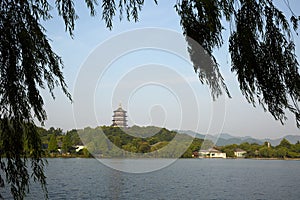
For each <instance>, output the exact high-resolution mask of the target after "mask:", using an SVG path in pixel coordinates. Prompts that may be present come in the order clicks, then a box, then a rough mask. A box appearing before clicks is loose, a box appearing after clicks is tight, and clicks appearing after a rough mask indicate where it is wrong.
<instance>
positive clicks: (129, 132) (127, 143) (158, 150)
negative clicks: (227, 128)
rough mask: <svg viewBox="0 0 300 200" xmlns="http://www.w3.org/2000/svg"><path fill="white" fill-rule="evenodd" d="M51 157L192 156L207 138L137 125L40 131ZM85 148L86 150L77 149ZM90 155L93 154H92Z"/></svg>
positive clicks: (45, 147) (44, 145)
mask: <svg viewBox="0 0 300 200" xmlns="http://www.w3.org/2000/svg"><path fill="white" fill-rule="evenodd" d="M39 132H40V134H41V138H42V143H43V148H44V150H45V153H46V155H48V156H61V155H73V156H85V157H87V156H91V155H92V156H94V157H164V158H165V157H168V158H172V157H173V158H174V157H191V155H192V152H193V151H196V150H199V149H200V147H201V145H202V143H203V139H198V138H195V139H194V138H192V137H191V136H189V135H187V134H180V133H177V132H175V131H170V130H168V129H166V128H159V127H154V126H148V127H139V126H133V127H129V128H126V129H122V128H118V127H111V126H99V127H96V128H90V127H86V128H84V129H79V130H75V129H73V130H71V131H67V132H66V133H63V132H62V130H61V129H59V128H58V129H55V128H50V129H49V130H45V129H43V128H39ZM78 145H83V146H85V148H84V149H83V150H82V151H76V146H78ZM89 152H90V153H89Z"/></svg>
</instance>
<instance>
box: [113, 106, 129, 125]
mask: <svg viewBox="0 0 300 200" xmlns="http://www.w3.org/2000/svg"><path fill="white" fill-rule="evenodd" d="M126 113H127V112H126V111H125V110H123V109H122V105H121V104H120V105H119V108H118V109H117V110H115V111H114V115H113V120H112V122H113V124H112V126H114V127H125V128H126V127H127V115H126Z"/></svg>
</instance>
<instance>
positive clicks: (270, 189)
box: [2, 158, 300, 200]
mask: <svg viewBox="0 0 300 200" xmlns="http://www.w3.org/2000/svg"><path fill="white" fill-rule="evenodd" d="M153 161H154V162H162V161H163V160H160V159H157V160H153ZM48 162H49V164H48V167H47V169H46V174H47V177H48V179H47V181H48V190H49V199H144V200H147V199H300V161H282V160H274V161H272V160H230V159H227V160H226V159H224V160H223V159H180V160H178V161H176V162H175V163H174V164H172V165H170V166H169V167H166V168H164V169H161V170H158V171H155V172H150V173H142V174H131V173H124V172H120V171H117V170H113V169H110V168H108V167H106V166H104V165H103V164H101V163H100V162H98V161H97V160H95V159H79V158H75V159H49V160H48ZM119 162H122V161H119ZM124 162H130V160H125V161H124ZM139 164H140V165H141V166H142V165H143V164H144V165H145V167H146V165H148V163H147V162H146V161H145V162H144V161H141V162H140V163H139ZM6 190H8V189H7V188H6ZM2 193H3V190H2ZM4 193H6V194H4V196H5V195H6V198H9V196H8V194H7V193H8V192H7V191H4ZM42 197H43V195H42V193H41V189H40V187H39V186H38V185H37V184H32V185H31V193H30V195H29V196H28V197H27V198H26V199H41V198H42Z"/></svg>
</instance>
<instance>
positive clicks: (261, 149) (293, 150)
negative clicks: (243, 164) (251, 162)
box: [219, 139, 300, 159]
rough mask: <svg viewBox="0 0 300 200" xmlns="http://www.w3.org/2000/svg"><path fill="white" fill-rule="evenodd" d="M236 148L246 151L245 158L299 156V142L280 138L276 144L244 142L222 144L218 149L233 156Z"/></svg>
mask: <svg viewBox="0 0 300 200" xmlns="http://www.w3.org/2000/svg"><path fill="white" fill-rule="evenodd" d="M237 148H240V149H243V150H245V151H247V153H246V154H245V157H246V158H281V159H283V158H300V142H299V141H298V142H297V143H296V144H291V143H290V142H289V141H288V140H287V139H282V140H281V142H280V144H279V145H277V146H271V144H270V143H268V142H265V143H264V144H262V145H259V144H257V143H252V144H249V143H248V142H245V143H242V144H240V145H237V144H231V145H227V146H223V147H220V148H219V149H220V150H221V151H222V152H225V153H226V155H227V157H234V150H235V149H237Z"/></svg>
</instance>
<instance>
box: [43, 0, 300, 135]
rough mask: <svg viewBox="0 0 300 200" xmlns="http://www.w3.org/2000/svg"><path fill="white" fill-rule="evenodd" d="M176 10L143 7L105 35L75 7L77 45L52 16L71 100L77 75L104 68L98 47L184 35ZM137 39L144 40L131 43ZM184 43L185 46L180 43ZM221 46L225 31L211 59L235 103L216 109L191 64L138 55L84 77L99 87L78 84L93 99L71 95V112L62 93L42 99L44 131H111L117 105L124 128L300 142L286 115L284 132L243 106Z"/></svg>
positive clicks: (163, 54)
mask: <svg viewBox="0 0 300 200" xmlns="http://www.w3.org/2000/svg"><path fill="white" fill-rule="evenodd" d="M278 2H279V4H278V5H279V6H283V7H282V8H284V9H286V6H285V5H284V4H283V3H282V1H278ZM281 4H282V5H281ZM290 4H291V7H292V8H293V9H294V11H295V12H296V13H298V14H299V13H300V9H299V7H300V6H299V5H298V4H299V3H298V1H297V0H291V1H290ZM173 6H174V2H170V1H159V5H155V4H154V2H152V1H146V2H145V6H144V8H143V10H142V12H141V13H140V16H139V22H137V23H134V22H127V21H126V20H123V21H122V22H119V19H118V17H116V18H115V20H114V27H113V29H112V30H108V29H106V28H105V25H104V23H103V21H101V16H100V15H101V12H100V9H99V8H98V15H97V16H96V17H90V16H89V12H88V10H87V9H86V7H85V5H84V4H82V3H80V2H79V1H76V8H77V14H78V15H79V19H78V20H77V21H76V27H75V31H74V39H72V38H71V37H70V36H69V35H68V34H67V33H66V32H65V31H64V24H63V22H62V19H61V18H58V17H56V11H53V16H54V18H53V19H51V20H49V21H47V22H44V26H45V28H46V29H47V35H48V37H49V38H50V39H51V40H52V42H51V45H52V47H53V49H54V50H55V52H56V53H57V54H58V55H60V56H61V57H62V59H63V61H64V66H65V67H64V69H63V73H64V76H65V80H66V82H67V84H68V86H69V91H70V92H71V93H72V95H73V97H74V94H75V93H76V91H78V88H76V87H78V77H80V76H81V75H82V73H83V69H85V65H86V63H87V62H88V61H90V60H91V59H94V60H92V62H93V63H95V66H97V65H101V63H102V61H103V59H102V57H101V56H103V55H98V57H97V56H96V57H94V58H92V56H91V55H93V54H95V52H96V51H97V49H99V48H101V47H102V46H103V44H105V43H110V42H111V41H114V38H115V37H118V36H120V35H122V34H124V33H127V32H128V31H132V30H140V29H145V28H149V27H152V28H161V29H167V30H166V32H168V31H173V32H174V33H177V34H178V35H181V34H182V30H181V27H180V24H179V17H178V15H177V14H176V12H175V9H174V8H173ZM141 39H143V36H142V35H141V36H140V37H138V38H136V40H141ZM144 39H147V38H144ZM181 39H182V40H184V38H183V37H182V38H181ZM181 39H179V40H181ZM294 39H295V42H296V46H297V47H298V48H297V55H298V57H299V56H300V52H299V48H300V39H299V37H298V36H295V38H294ZM226 40H228V32H226V31H225V33H224V41H225V43H224V45H223V47H222V48H221V49H218V50H216V51H215V56H216V58H217V60H218V62H219V64H220V66H221V67H220V70H221V72H222V74H223V77H224V78H225V81H226V84H227V86H228V88H229V90H230V92H231V95H232V97H233V98H232V99H228V98H227V97H225V96H222V97H221V98H219V99H218V100H217V101H216V102H213V101H212V99H211V97H210V93H209V89H208V87H207V86H206V85H202V84H201V83H200V81H198V79H197V75H196V74H195V73H194V71H193V67H192V65H191V63H190V62H189V60H186V59H184V58H182V57H180V56H178V55H174V54H172V52H167V51H162V50H160V49H138V50H135V51H131V52H128V53H126V54H124V55H123V54H122V55H119V57H117V59H115V60H112V62H111V64H110V65H109V67H107V70H106V71H105V73H103V74H102V75H101V76H100V74H93V73H94V71H89V72H88V73H91V74H92V75H95V77H96V79H97V80H96V82H95V84H94V83H93V85H90V84H89V83H92V81H91V79H89V78H86V79H83V80H84V81H85V83H86V84H85V83H81V84H82V85H81V86H82V87H83V88H86V92H90V93H91V94H93V96H92V97H91V96H86V95H85V93H84V91H83V92H82V93H79V94H75V97H76V98H74V104H71V103H70V102H69V101H68V99H67V98H66V97H65V96H64V95H63V94H62V92H61V91H60V90H59V89H56V90H55V95H56V99H55V100H52V99H51V97H50V95H49V94H48V92H47V91H43V92H42V93H43V97H44V99H45V108H46V111H47V114H48V120H47V121H46V123H45V125H46V127H47V128H49V127H51V126H54V127H61V128H63V129H64V130H65V131H66V130H69V129H72V128H83V127H86V126H90V127H95V126H97V125H104V124H106V125H110V124H111V116H112V111H113V110H114V109H116V108H117V107H118V104H119V103H120V102H122V105H123V107H124V108H125V109H126V110H127V111H128V115H129V125H133V124H138V125H142V126H146V125H157V126H165V127H166V128H169V129H178V128H180V129H184V130H187V129H190V130H194V131H198V132H201V133H206V132H209V133H210V134H216V133H217V132H219V131H221V132H226V133H230V134H232V135H236V136H253V137H258V138H265V137H270V138H277V137H280V136H282V135H286V134H299V130H298V129H297V128H296V124H295V121H294V118H293V116H292V115H291V114H288V117H289V119H290V120H289V121H287V122H286V124H285V126H282V125H281V124H280V122H278V121H275V120H274V119H273V117H272V116H271V115H270V114H269V113H265V112H264V111H263V109H262V108H261V107H259V106H258V107H257V108H254V107H253V106H252V105H250V104H248V103H247V102H246V100H245V99H244V97H243V96H242V95H241V93H240V91H239V88H238V84H237V80H236V78H235V75H234V74H232V73H231V72H230V55H229V52H228V45H227V43H226ZM170 43H172V41H171V42H170ZM174 43H176V42H174ZM124 44H125V42H124V43H118V44H114V45H115V46H112V47H109V48H110V50H114V49H115V50H117V49H118V45H124ZM95 55H96V54H95ZM99 67H103V66H99ZM141 80H143V81H144V82H143V81H142V82H141ZM179 83H183V84H179ZM74 107H75V108H76V109H77V108H80V109H79V110H78V109H77V110H76V109H75V113H74V109H73V108H74ZM89 108H91V110H92V111H93V113H92V114H91V113H90V112H87V110H89Z"/></svg>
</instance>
